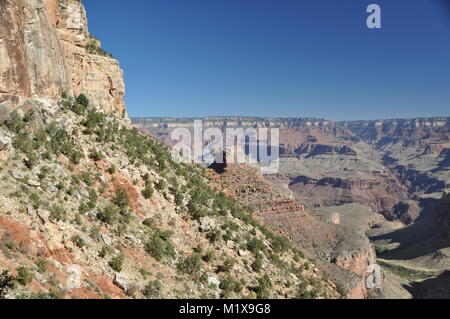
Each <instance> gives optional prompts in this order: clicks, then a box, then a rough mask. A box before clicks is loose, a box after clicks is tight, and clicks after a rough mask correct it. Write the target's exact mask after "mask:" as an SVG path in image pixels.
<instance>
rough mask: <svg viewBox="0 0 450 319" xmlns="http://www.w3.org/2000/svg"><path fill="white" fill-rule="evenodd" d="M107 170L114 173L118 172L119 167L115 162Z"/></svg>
mask: <svg viewBox="0 0 450 319" xmlns="http://www.w3.org/2000/svg"><path fill="white" fill-rule="evenodd" d="M107 171H108V173H109V174H111V175H114V174H115V173H116V172H117V167H116V166H115V165H114V164H113V165H111V167H110V168H108V170H107Z"/></svg>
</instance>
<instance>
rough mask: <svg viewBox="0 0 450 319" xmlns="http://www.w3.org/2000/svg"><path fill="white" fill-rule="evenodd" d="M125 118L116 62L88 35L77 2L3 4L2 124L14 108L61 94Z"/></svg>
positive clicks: (10, 0) (0, 44)
mask: <svg viewBox="0 0 450 319" xmlns="http://www.w3.org/2000/svg"><path fill="white" fill-rule="evenodd" d="M64 91H65V92H68V93H69V94H71V95H73V96H78V95H79V94H80V93H84V94H86V95H87V96H88V98H89V99H90V101H91V105H92V106H95V107H101V108H102V109H104V110H106V111H111V112H115V113H117V114H119V115H122V114H124V113H125V106H124V102H123V97H124V94H125V87H124V82H123V74H122V70H121V69H120V67H119V63H118V61H117V60H115V59H114V58H112V57H111V56H110V55H108V54H107V53H106V52H105V51H103V50H102V49H101V48H100V42H99V41H98V40H96V39H95V38H94V37H93V36H92V35H91V34H90V33H89V31H88V27H87V18H86V12H85V9H84V7H83V5H82V4H81V2H80V1H79V0H20V1H16V0H5V1H2V2H1V4H0V119H4V117H5V115H7V114H9V112H11V111H12V110H14V109H15V108H16V107H29V106H30V105H32V104H35V101H40V102H41V103H42V99H50V100H51V99H57V98H59V97H60V96H61V94H62V92H64Z"/></svg>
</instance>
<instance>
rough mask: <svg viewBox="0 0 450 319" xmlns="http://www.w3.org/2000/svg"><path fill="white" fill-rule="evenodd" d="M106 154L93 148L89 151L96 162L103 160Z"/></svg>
mask: <svg viewBox="0 0 450 319" xmlns="http://www.w3.org/2000/svg"><path fill="white" fill-rule="evenodd" d="M104 157H105V156H104V155H103V154H102V152H100V151H97V150H96V149H93V150H91V152H90V153H89V158H90V159H92V160H93V161H95V162H98V161H101V160H102V159H103V158H104Z"/></svg>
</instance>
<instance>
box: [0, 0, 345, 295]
mask: <svg viewBox="0 0 450 319" xmlns="http://www.w3.org/2000/svg"><path fill="white" fill-rule="evenodd" d="M86 21H87V20H86V13H85V10H84V7H83V6H82V4H81V2H80V1H76V0H59V1H56V0H46V1H42V0H20V1H9V0H3V1H1V2H0V25H1V28H0V37H1V39H0V56H1V60H0V63H1V64H0V71H1V73H0V78H1V81H0V99H1V105H0V111H1V116H0V204H1V206H2V210H1V211H0V298H188V297H189V298H242V297H246V298H339V297H341V294H344V295H345V293H343V292H342V291H340V290H339V289H338V288H337V286H336V284H335V283H334V282H333V281H332V280H330V279H328V278H326V276H324V274H323V273H321V272H319V271H318V270H317V268H316V266H315V264H314V262H313V261H311V260H310V258H308V256H306V255H305V254H304V253H303V252H302V251H301V249H300V248H301V247H293V246H292V245H291V244H290V243H289V241H288V240H287V239H286V238H283V237H281V236H279V235H275V234H274V233H273V232H271V231H270V230H268V229H267V228H266V227H264V226H262V225H261V224H260V223H259V222H258V221H257V220H256V219H255V218H254V216H253V214H252V212H251V210H250V209H249V208H246V207H243V206H242V205H240V204H239V203H238V202H237V201H236V200H234V199H232V198H230V197H228V196H227V195H226V193H224V190H223V189H222V186H221V185H220V184H217V183H216V181H215V180H213V179H212V178H211V177H210V176H208V175H207V172H206V170H205V169H203V168H201V167H198V166H195V165H184V164H177V163H175V162H173V161H172V158H171V155H170V149H169V148H168V147H167V146H165V145H164V144H162V143H160V142H158V141H156V140H155V139H153V138H151V137H148V136H143V135H141V134H140V133H139V132H138V131H137V130H136V129H134V128H133V127H132V126H131V124H130V123H129V122H130V121H129V119H128V118H127V116H126V113H125V109H124V105H123V99H122V98H123V95H124V86H123V79H122V72H121V71H120V69H119V67H118V62H117V61H116V60H114V59H113V58H111V57H110V56H109V55H108V54H107V53H106V52H104V51H103V50H101V49H100V44H99V42H98V41H97V40H95V39H94V38H93V37H92V36H91V35H90V34H89V32H88V30H87V22H86ZM81 93H83V94H81Z"/></svg>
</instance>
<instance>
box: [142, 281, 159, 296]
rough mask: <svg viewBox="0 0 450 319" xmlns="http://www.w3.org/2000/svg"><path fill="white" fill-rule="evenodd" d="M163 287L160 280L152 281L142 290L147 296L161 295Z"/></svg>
mask: <svg viewBox="0 0 450 319" xmlns="http://www.w3.org/2000/svg"><path fill="white" fill-rule="evenodd" d="M161 289H162V284H161V282H160V281H159V280H154V281H150V282H149V283H148V285H147V286H145V288H144V289H143V290H142V294H143V295H144V296H145V297H146V298H154V297H159V295H160V293H161Z"/></svg>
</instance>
